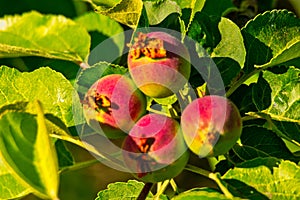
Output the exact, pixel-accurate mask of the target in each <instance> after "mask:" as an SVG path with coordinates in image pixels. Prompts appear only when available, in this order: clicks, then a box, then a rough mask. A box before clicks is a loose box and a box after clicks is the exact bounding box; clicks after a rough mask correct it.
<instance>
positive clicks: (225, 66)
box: [213, 57, 241, 86]
mask: <svg viewBox="0 0 300 200" xmlns="http://www.w3.org/2000/svg"><path fill="white" fill-rule="evenodd" d="M213 61H214V62H215V64H216V65H217V67H218V70H219V72H220V73H221V77H222V80H223V82H224V86H228V85H230V84H231V83H232V82H233V81H234V78H235V77H237V76H238V74H239V72H240V71H241V67H240V65H239V63H237V62H236V61H235V60H233V59H231V58H229V57H214V58H213Z"/></svg>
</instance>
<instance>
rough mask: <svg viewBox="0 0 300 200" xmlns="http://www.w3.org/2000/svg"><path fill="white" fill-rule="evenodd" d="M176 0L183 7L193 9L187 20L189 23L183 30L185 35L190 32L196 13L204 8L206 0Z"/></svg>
mask: <svg viewBox="0 0 300 200" xmlns="http://www.w3.org/2000/svg"><path fill="white" fill-rule="evenodd" d="M176 1H177V3H178V4H179V5H180V7H181V8H182V9H183V8H189V9H191V14H190V17H189V20H188V22H187V25H185V28H184V30H183V32H182V35H183V36H185V35H186V33H187V32H188V30H189V28H190V26H191V24H192V21H193V20H194V17H195V15H196V13H197V12H200V11H201V10H202V8H203V7H204V4H205V1H206V0H192V1H188V0H183V1H179V0H176Z"/></svg>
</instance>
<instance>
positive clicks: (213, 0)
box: [202, 0, 236, 16]
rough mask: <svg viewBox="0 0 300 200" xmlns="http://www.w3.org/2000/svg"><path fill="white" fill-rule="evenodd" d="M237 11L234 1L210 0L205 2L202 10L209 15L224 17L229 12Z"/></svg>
mask: <svg viewBox="0 0 300 200" xmlns="http://www.w3.org/2000/svg"><path fill="white" fill-rule="evenodd" d="M234 9H236V7H235V6H234V5H233V2H232V0H209V1H205V4H204V7H203V9H202V12H203V13H206V14H207V15H209V16H211V15H216V16H224V15H225V14H226V13H227V12H229V11H231V10H234Z"/></svg>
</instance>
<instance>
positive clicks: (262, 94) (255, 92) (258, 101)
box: [252, 76, 272, 111]
mask: <svg viewBox="0 0 300 200" xmlns="http://www.w3.org/2000/svg"><path fill="white" fill-rule="evenodd" d="M271 92H272V90H271V88H270V85H269V83H268V82H267V81H266V80H265V79H264V78H263V77H262V76H259V78H258V81H257V83H256V84H255V85H254V86H253V87H252V98H253V99H252V100H253V103H254V104H255V106H256V108H257V110H259V111H261V110H264V109H266V108H268V107H269V106H270V105H271Z"/></svg>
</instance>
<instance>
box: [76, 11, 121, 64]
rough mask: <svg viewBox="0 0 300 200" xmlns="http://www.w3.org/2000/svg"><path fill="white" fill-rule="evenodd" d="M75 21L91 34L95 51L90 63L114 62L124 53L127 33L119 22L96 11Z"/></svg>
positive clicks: (92, 48) (92, 47) (92, 53)
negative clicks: (125, 33)
mask: <svg viewBox="0 0 300 200" xmlns="http://www.w3.org/2000/svg"><path fill="white" fill-rule="evenodd" d="M75 22H77V23H79V24H81V25H82V26H84V27H85V28H86V30H87V31H88V32H89V33H90V35H91V39H92V46H91V50H93V51H92V52H91V54H90V55H89V56H90V57H89V64H90V65H93V64H95V63H97V62H99V61H107V62H113V61H114V60H115V59H116V58H118V57H120V56H121V55H122V54H123V49H124V45H125V35H124V32H123V31H124V30H123V28H122V26H121V25H120V24H119V23H118V22H116V21H115V20H112V19H111V18H109V17H107V16H105V15H101V14H98V13H95V12H89V13H86V14H84V15H81V16H80V17H78V18H76V19H75ZM96 33H97V34H96ZM93 55H94V57H93V58H91V56H93ZM91 59H93V60H92V61H91Z"/></svg>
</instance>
